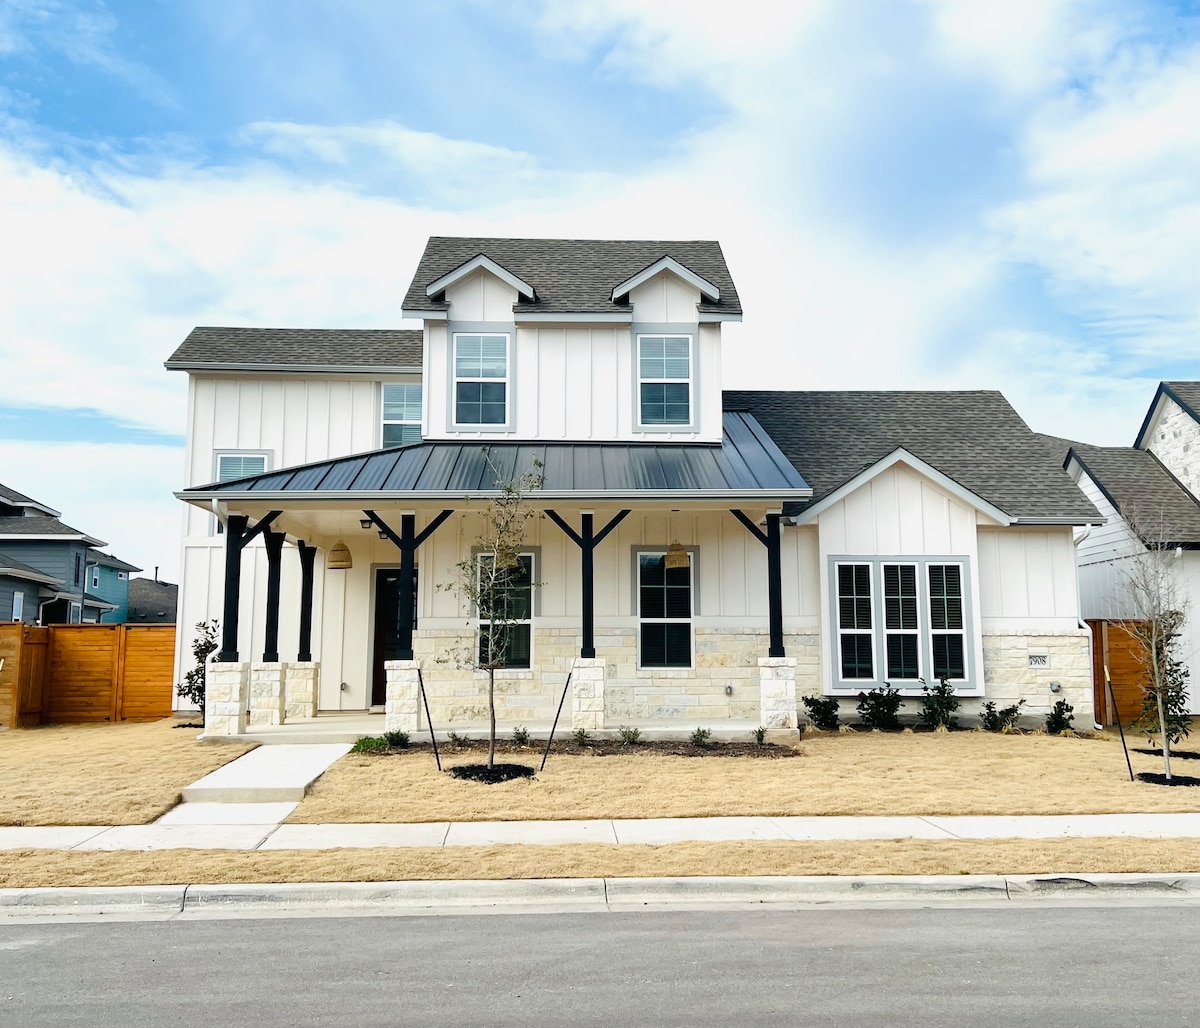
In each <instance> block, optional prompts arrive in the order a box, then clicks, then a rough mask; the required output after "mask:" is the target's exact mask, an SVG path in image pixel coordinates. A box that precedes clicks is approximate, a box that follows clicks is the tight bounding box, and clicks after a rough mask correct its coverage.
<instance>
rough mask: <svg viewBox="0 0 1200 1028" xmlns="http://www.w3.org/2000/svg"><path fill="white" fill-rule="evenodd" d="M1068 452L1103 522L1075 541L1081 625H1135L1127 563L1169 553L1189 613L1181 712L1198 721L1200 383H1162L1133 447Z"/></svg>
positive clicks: (1078, 447)
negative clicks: (1161, 550) (1159, 551)
mask: <svg viewBox="0 0 1200 1028" xmlns="http://www.w3.org/2000/svg"><path fill="white" fill-rule="evenodd" d="M1066 447H1067V453H1066V457H1065V460H1064V465H1065V467H1066V470H1067V473H1068V474H1069V475H1070V476H1071V478H1072V479H1074V480H1075V482H1077V483H1078V485H1079V487H1080V488H1081V489H1082V490H1083V492H1084V494H1085V495H1086V496H1087V497H1088V499H1090V500H1091V502H1092V503H1093V504H1094V505H1095V506H1096V508H1097V509H1098V510H1099V511H1100V513H1101V514H1102V515H1104V523H1103V524H1102V525H1098V526H1096V527H1091V528H1085V529H1081V530H1080V532H1079V533H1078V534H1079V539H1078V547H1077V552H1078V560H1079V589H1080V603H1081V606H1082V612H1083V615H1084V617H1085V618H1088V619H1093V620H1097V621H1103V622H1114V621H1115V622H1120V621H1123V620H1126V619H1130V618H1136V617H1138V615H1139V611H1137V610H1136V609H1134V607H1133V606H1132V605H1131V601H1130V598H1129V596H1128V590H1127V589H1126V587H1125V580H1124V578H1123V572H1124V569H1125V568H1127V567H1128V563H1129V558H1130V557H1131V555H1133V554H1137V553H1140V552H1145V550H1146V547H1147V545H1154V546H1165V547H1166V548H1167V549H1173V550H1174V551H1175V553H1174V560H1173V564H1174V565H1175V567H1176V581H1177V587H1178V589H1179V592H1180V595H1181V597H1182V598H1183V600H1184V603H1185V604H1186V605H1187V620H1186V621H1185V623H1184V626H1183V632H1182V634H1181V636H1180V639H1179V641H1178V644H1177V645H1178V650H1177V653H1178V654H1179V657H1180V659H1181V660H1182V661H1183V662H1184V664H1185V665H1186V666H1187V667H1188V669H1189V672H1190V679H1189V685H1190V688H1189V693H1188V707H1187V709H1188V711H1189V712H1190V713H1192V714H1200V382H1162V383H1160V385H1159V387H1158V390H1157V392H1156V393H1155V395H1154V399H1153V400H1152V401H1151V403H1150V408H1149V410H1148V411H1147V413H1146V417H1145V420H1144V421H1143V422H1142V427H1141V429H1140V430H1139V432H1138V434H1137V438H1136V439H1135V440H1134V442H1133V445H1132V446H1088V445H1086V444H1083V443H1068V444H1066ZM1135 529H1136V530H1137V531H1136V532H1135ZM1100 645H1101V646H1103V645H1104V644H1103V640H1101V641H1100Z"/></svg>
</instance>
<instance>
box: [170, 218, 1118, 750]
mask: <svg viewBox="0 0 1200 1028" xmlns="http://www.w3.org/2000/svg"><path fill="white" fill-rule="evenodd" d="M403 311H404V315H405V317H408V318H416V319H420V320H421V321H422V323H423V328H422V329H420V330H417V331H362V330H345V331H337V330H300V329H293V330H286V329H247V328H243V329H225V328H197V329H195V330H194V331H193V332H192V333H191V334H190V335H189V336H188V338H187V339H186V340H185V341H184V342H183V343H182V345H181V346H180V347H179V348H178V349H177V350H176V352H175V353H174V354H173V355H172V356H171V358H170V359H169V360H168V361H167V367H168V368H174V369H180V370H184V371H186V372H187V373H188V376H189V399H188V412H189V420H188V426H187V457H186V461H187V464H186V466H187V483H186V488H185V489H183V490H182V491H181V492H179V493H177V495H178V496H179V497H180V498H181V499H183V500H185V501H186V502H187V504H188V506H187V511H186V514H185V527H184V539H183V562H182V568H183V570H182V581H181V590H182V592H181V597H180V611H179V620H180V622H181V625H182V626H183V629H182V630H181V631H180V632H179V639H178V644H177V645H178V653H177V675H176V677H177V679H178V678H179V677H180V675H181V674H182V672H183V671H185V670H186V669H187V668H188V667H189V666H190V662H191V657H190V648H191V641H192V634H191V626H193V625H194V624H195V623H196V622H198V621H201V620H204V619H207V618H214V617H215V618H219V619H221V622H222V632H223V638H222V646H221V650H220V653H219V655H218V656H219V663H217V664H214V665H213V667H214V669H215V670H216V671H218V672H220V675H219V678H214V679H213V680H212V682H213V683H217V684H218V685H219V692H220V694H221V695H222V696H227V698H228V702H227V703H226V702H224V701H222V702H221V704H220V708H219V712H218V710H217V708H214V711H213V712H210V713H213V714H217V716H215V717H213V716H210V719H209V726H208V731H209V732H211V733H214V734H219V733H224V732H237V731H240V730H242V729H243V728H244V725H245V708H246V706H247V703H246V702H245V699H246V697H247V696H248V695H249V693H250V689H249V681H250V678H251V675H253V677H254V679H255V682H256V685H255V689H254V690H253V691H254V694H255V696H256V697H259V698H261V697H263V696H267V697H268V701H267V705H268V706H269V705H271V704H273V705H274V707H273V709H272V710H266V709H256V710H255V712H254V714H252V715H251V722H252V723H271V722H275V721H278V719H279V710H280V703H281V701H279V700H278V688H279V686H280V683H283V687H284V688H286V689H287V690H291V689H293V688H298V689H303V688H305V686H304V684H303V683H304V682H310V681H312V679H313V678H314V677H315V678H318V679H319V685H318V686H317V691H316V696H315V705H316V706H318V707H319V708H320V709H321V710H323V711H336V710H359V711H362V710H366V709H382V708H383V707H384V705H385V703H387V704H390V709H391V713H390V714H389V721H390V723H392V724H394V725H397V726H403V725H407V726H410V727H411V726H415V723H416V705H415V699H414V695H415V694H414V693H413V692H412V687H411V686H410V684H409V683H411V682H412V681H415V676H416V671H415V666H416V665H415V664H414V663H412V662H414V661H415V662H416V663H417V664H419V665H420V668H421V670H422V672H423V679H424V684H425V687H426V689H427V691H428V694H429V702H430V707H431V713H432V717H433V720H434V722H435V723H436V724H441V725H447V724H449V725H455V726H457V725H471V724H479V723H480V722H482V721H483V720H484V718H485V711H486V693H485V691H484V676H481V675H480V674H479V673H477V672H472V671H470V670H466V669H462V668H461V667H460V666H459V663H460V658H461V657H462V656H463V655H464V654H467V655H469V654H470V653H471V651H472V647H473V646H474V642H473V640H474V632H475V629H476V627H477V625H476V622H475V621H474V620H473V618H472V612H471V611H470V610H469V609H467V608H466V607H464V605H463V604H462V602H461V601H460V599H459V598H458V597H457V596H456V594H455V593H454V592H453V591H452V590H449V589H447V588H446V586H447V585H448V584H449V583H450V581H451V579H452V578H453V575H454V568H455V565H456V564H457V563H458V562H459V561H461V560H464V559H470V555H471V553H472V552H473V550H472V547H473V541H474V540H475V538H476V532H477V527H478V525H477V520H476V519H474V518H473V517H472V512H474V511H478V510H479V509H480V507H481V506H482V505H483V504H485V503H486V502H487V500H488V499H489V498H490V497H491V496H494V495H495V490H494V481H495V476H494V473H493V470H492V467H490V466H489V465H495V466H496V467H498V468H499V469H500V473H501V474H510V473H520V472H522V471H524V470H526V469H527V468H528V467H529V466H530V464H531V462H532V461H533V460H534V459H537V460H540V461H541V462H542V463H543V465H544V474H545V483H544V485H543V486H542V488H541V490H540V491H539V493H538V494H537V495H536V496H535V497H534V502H535V503H536V504H537V506H538V507H539V508H541V509H543V510H545V512H546V517H545V518H544V519H542V520H539V521H537V522H536V523H534V524H533V526H532V528H531V530H530V533H529V539H528V546H527V548H526V552H525V555H524V557H523V558H522V568H523V570H524V580H523V584H520V583H519V584H518V586H517V589H516V592H517V596H516V602H517V605H518V608H519V609H520V610H522V611H524V612H526V618H525V621H524V624H523V626H522V628H521V629H520V630H519V633H518V634H519V639H520V642H521V645H519V646H518V647H517V648H516V649H517V652H515V653H514V654H513V657H512V659H511V661H510V664H511V667H510V668H509V669H507V670H502V671H500V672H498V675H499V678H500V682H501V684H500V686H499V687H498V689H497V702H498V705H499V717H500V718H501V720H502V721H506V722H508V723H514V722H521V723H525V724H527V725H532V726H545V727H548V726H549V723H550V721H551V720H552V719H553V717H554V713H555V707H556V705H557V703H558V700H559V695H560V693H561V691H562V690H563V687H564V683H565V682H566V680H567V676H568V673H570V674H571V675H572V676H573V677H572V681H573V683H574V684H573V686H572V691H573V699H572V709H571V713H570V716H571V720H572V723H573V724H574V725H575V726H576V727H584V728H589V729H591V728H604V727H609V728H611V727H615V726H617V725H619V724H646V725H666V726H676V727H679V728H684V727H687V726H691V727H694V726H695V725H697V724H701V723H705V724H717V725H721V724H723V725H727V726H738V725H758V724H764V725H768V726H771V727H795V725H796V724H797V717H798V697H800V696H803V695H811V694H824V695H830V696H836V697H839V698H841V699H842V700H843V701H844V704H843V705H844V706H845V707H846V709H847V710H850V709H852V707H853V704H854V701H855V698H856V696H857V694H858V692H859V691H860V690H864V689H870V688H872V687H875V686H879V685H881V684H882V683H884V682H885V681H886V682H890V683H892V684H893V685H895V686H896V687H898V688H900V689H901V690H902V691H903V692H904V694H905V695H906V696H908V697H910V700H909V703H908V707H907V711H906V712H907V713H909V714H911V713H912V712H913V711H914V709H915V706H916V705H915V703H914V702H913V698H915V697H918V696H920V695H921V684H922V681H928V682H933V681H934V680H935V679H936V678H938V677H940V676H945V677H947V678H948V679H949V680H950V681H952V682H953V684H954V686H955V688H956V689H957V690H958V692H959V693H960V694H961V695H963V696H964V697H967V701H966V703H965V705H964V709H965V710H966V712H968V713H970V712H974V711H976V710H977V709H978V705H979V703H980V702H981V701H982V700H983V699H985V698H994V699H996V700H998V701H1002V702H1016V701H1017V700H1018V699H1021V698H1024V699H1026V700H1027V701H1028V705H1027V707H1026V710H1027V711H1028V712H1029V713H1031V714H1042V713H1044V712H1045V711H1046V710H1048V709H1049V707H1050V706H1051V705H1052V704H1053V702H1054V701H1055V700H1056V699H1057V698H1060V697H1062V698H1067V699H1068V700H1070V702H1072V703H1073V704H1074V705H1075V709H1076V716H1077V718H1078V723H1079V724H1083V725H1088V724H1090V720H1089V718H1090V715H1091V695H1092V692H1091V685H1092V683H1091V671H1090V655H1089V649H1088V647H1089V640H1090V635H1089V633H1088V632H1087V630H1086V628H1081V627H1080V622H1079V610H1078V604H1077V588H1076V574H1075V553H1074V545H1073V540H1072V530H1073V528H1074V527H1075V526H1082V525H1087V524H1090V523H1093V522H1098V521H1099V520H1100V518H1099V515H1098V513H1097V511H1096V510H1095V508H1094V507H1093V506H1092V504H1090V503H1089V502H1088V501H1087V500H1086V498H1085V497H1084V496H1083V495H1082V494H1081V493H1080V492H1079V490H1078V489H1077V488H1076V487H1075V486H1074V485H1073V484H1072V482H1071V481H1070V479H1069V478H1068V477H1067V475H1066V474H1065V473H1064V472H1063V470H1062V467H1061V462H1060V461H1059V460H1056V459H1055V458H1054V456H1053V454H1052V453H1049V452H1048V451H1047V449H1046V447H1045V445H1044V443H1043V442H1042V440H1041V439H1040V438H1039V437H1037V436H1035V435H1034V434H1033V433H1032V432H1031V431H1030V430H1029V429H1028V427H1027V426H1026V425H1025V424H1024V422H1023V421H1022V420H1021V419H1020V418H1019V417H1018V416H1017V414H1016V413H1015V411H1013V409H1012V408H1011V406H1009V404H1008V403H1007V401H1006V400H1005V399H1004V398H1003V397H1002V396H1001V395H1000V394H998V393H995V392H947V393H933V392H916V393H908V392H876V393H833V392H829V393H821V392H787V393H785V392H758V391H737V392H723V391H722V387H721V356H722V354H721V350H722V340H721V326H722V324H723V323H724V322H727V321H739V320H741V315H742V310H741V304H740V302H739V299H738V294H737V290H736V288H735V286H734V283H733V280H732V277H731V275H730V273H729V270H728V268H727V267H726V263H725V259H724V256H723V254H722V252H721V248H720V246H719V245H718V244H717V243H715V242H707V241H692V242H651V241H609V240H536V239H467V238H445V237H435V238H432V239H430V240H429V242H428V244H427V246H426V249H425V253H424V255H423V256H422V258H421V261H420V265H419V267H418V268H417V271H416V274H415V276H414V278H413V281H412V284H411V286H410V287H409V290H408V293H407V296H406V298H405V300H404V305H403ZM797 359H798V360H799V359H800V358H799V357H798V358H797ZM485 448H486V451H487V454H486V456H485ZM248 540H249V541H248ZM396 660H399V661H401V663H398V664H396V663H392V664H389V666H388V667H385V663H388V662H390V661H396ZM284 665H287V666H286V667H285V666H284ZM252 668H253V670H252ZM230 690H231V691H230ZM215 695H217V692H216V691H214V688H213V687H212V683H210V698H212V697H213V696H215ZM259 698H256V699H254V700H252V701H251V702H252V703H254V704H255V705H257V706H258V707H262V703H261V702H260V699H259ZM235 701H236V702H235ZM305 703H308V701H307V700H306V701H305ZM308 705H309V707H311V706H312V704H311V703H308ZM799 713H800V714H801V715H802V713H803V710H802V708H800V710H799ZM565 716H566V715H564V717H565Z"/></svg>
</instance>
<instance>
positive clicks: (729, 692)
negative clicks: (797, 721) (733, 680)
mask: <svg viewBox="0 0 1200 1028" xmlns="http://www.w3.org/2000/svg"><path fill="white" fill-rule="evenodd" d="M725 695H726V696H732V695H733V686H732V685H727V686H725Z"/></svg>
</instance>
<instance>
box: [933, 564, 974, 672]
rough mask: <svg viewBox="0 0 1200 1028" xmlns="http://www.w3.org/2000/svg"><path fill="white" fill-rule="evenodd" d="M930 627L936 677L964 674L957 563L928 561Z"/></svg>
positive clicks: (960, 597)
mask: <svg viewBox="0 0 1200 1028" xmlns="http://www.w3.org/2000/svg"><path fill="white" fill-rule="evenodd" d="M929 629H930V639H931V643H932V650H933V677H934V678H937V679H941V678H943V677H945V678H950V679H954V678H965V677H966V652H965V650H966V645H965V636H966V629H965V626H964V622H963V591H962V568H961V567H959V565H957V564H930V565H929Z"/></svg>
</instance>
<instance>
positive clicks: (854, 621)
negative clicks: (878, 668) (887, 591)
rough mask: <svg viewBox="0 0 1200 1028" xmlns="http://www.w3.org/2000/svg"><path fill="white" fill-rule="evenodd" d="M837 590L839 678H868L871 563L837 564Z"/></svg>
mask: <svg viewBox="0 0 1200 1028" xmlns="http://www.w3.org/2000/svg"><path fill="white" fill-rule="evenodd" d="M837 590H838V592H837V596H838V620H837V626H838V652H839V655H840V657H841V671H842V678H854V679H859V678H865V679H872V678H874V677H875V662H874V658H873V652H874V649H875V636H874V633H873V632H872V630H871V625H872V624H873V621H872V610H871V565H870V564H839V565H838V569H837Z"/></svg>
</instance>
